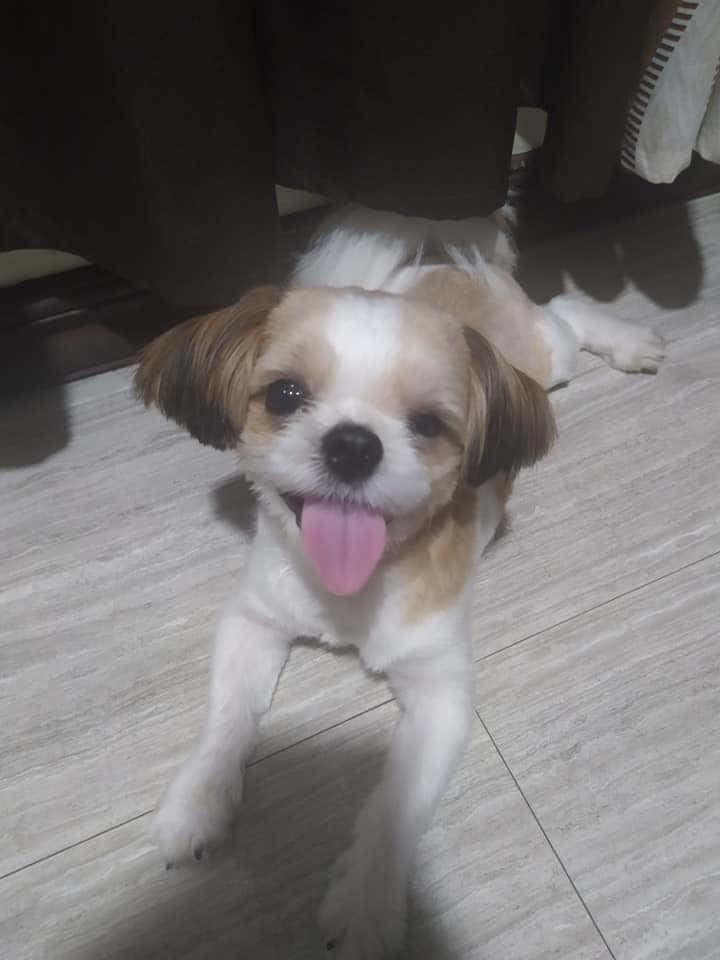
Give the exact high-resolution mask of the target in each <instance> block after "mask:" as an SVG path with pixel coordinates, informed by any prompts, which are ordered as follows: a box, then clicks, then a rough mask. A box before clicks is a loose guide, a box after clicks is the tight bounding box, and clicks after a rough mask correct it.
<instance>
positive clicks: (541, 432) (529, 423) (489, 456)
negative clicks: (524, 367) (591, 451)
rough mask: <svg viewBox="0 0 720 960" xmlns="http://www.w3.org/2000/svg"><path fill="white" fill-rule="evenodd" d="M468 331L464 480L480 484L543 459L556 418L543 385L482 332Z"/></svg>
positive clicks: (512, 472) (466, 328)
mask: <svg viewBox="0 0 720 960" xmlns="http://www.w3.org/2000/svg"><path fill="white" fill-rule="evenodd" d="M464 332H465V340H466V342H467V345H468V348H469V350H470V358H471V375H470V409H469V415H468V434H467V438H468V439H467V442H466V446H465V476H466V479H467V481H468V483H470V484H472V485H473V486H479V485H480V484H481V483H484V482H485V481H486V480H489V479H490V478H491V477H494V476H495V474H496V473H499V472H501V471H503V472H507V473H510V474H514V473H516V472H517V471H518V470H519V469H520V467H525V466H529V465H530V464H532V463H535V461H536V460H539V459H540V458H541V457H543V456H544V455H545V454H546V453H547V452H548V450H549V449H550V447H551V446H552V442H553V440H554V439H555V419H554V417H553V413H552V409H551V407H550V402H549V400H548V398H547V394H546V393H545V391H544V390H543V388H542V387H541V386H540V385H539V384H538V383H536V382H535V381H534V380H533V379H531V378H530V377H528V376H527V375H526V374H524V373H522V372H521V371H520V370H517V369H516V368H515V367H513V366H512V365H511V364H509V363H508V362H507V361H506V360H504V359H503V357H502V356H501V355H500V354H499V353H498V351H497V350H495V349H494V347H493V346H492V345H491V344H490V343H489V342H488V341H487V340H486V339H485V337H483V336H482V334H480V333H478V332H477V331H476V330H473V329H471V328H470V327H465V331H464Z"/></svg>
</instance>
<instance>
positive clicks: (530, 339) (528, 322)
mask: <svg viewBox="0 0 720 960" xmlns="http://www.w3.org/2000/svg"><path fill="white" fill-rule="evenodd" d="M410 295H411V296H413V297H417V298H418V299H420V300H422V301H423V302H425V303H429V304H431V305H432V306H434V307H436V308H437V309H439V310H443V311H446V312H449V313H452V314H453V315H454V316H455V317H457V318H458V320H460V322H461V323H463V324H464V325H465V326H468V327H472V328H473V329H474V330H477V332H478V333H481V334H482V335H483V336H484V337H485V338H486V339H487V340H488V341H489V342H490V343H491V344H492V345H493V346H494V347H495V348H496V349H497V350H499V351H500V353H501V354H502V355H503V357H504V358H505V359H506V360H507V361H508V363H511V364H512V365H513V366H514V367H517V369H518V370H522V371H523V373H525V374H527V375H528V376H529V377H532V379H533V380H535V381H536V382H537V383H539V384H541V385H542V386H544V387H546V388H547V387H548V386H549V385H550V375H551V369H552V358H551V356H550V352H549V350H548V346H547V343H546V341H545V339H544V337H543V335H542V333H541V330H540V328H539V327H538V321H539V319H540V318H541V316H542V313H541V311H540V308H539V307H537V305H536V304H534V303H532V301H531V300H529V299H528V297H527V296H526V294H525V291H524V290H523V289H522V288H521V287H520V285H519V284H518V283H517V282H516V281H515V280H514V279H513V278H512V277H511V276H510V274H508V273H505V271H503V270H500V269H499V268H497V267H492V266H489V265H487V266H486V267H485V278H484V279H483V278H476V277H474V276H470V275H469V274H467V273H466V272H465V271H464V270H460V269H459V268H457V267H439V268H438V269H437V270H433V271H432V272H430V273H427V274H425V275H424V276H423V277H422V278H421V279H420V280H419V281H418V283H417V284H416V285H415V286H414V287H413V288H412V289H411V290H410Z"/></svg>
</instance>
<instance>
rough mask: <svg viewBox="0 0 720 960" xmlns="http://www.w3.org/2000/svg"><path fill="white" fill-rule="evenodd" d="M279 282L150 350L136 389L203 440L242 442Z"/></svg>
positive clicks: (171, 335)
mask: <svg viewBox="0 0 720 960" xmlns="http://www.w3.org/2000/svg"><path fill="white" fill-rule="evenodd" d="M280 298H281V294H280V292H279V291H278V290H277V288H275V287H258V288H256V289H255V290H251V291H250V292H249V293H248V294H246V295H245V296H244V297H242V299H241V300H239V301H238V303H236V304H233V306H231V307H227V308H226V309H224V310H218V311H216V312H215V313H211V314H208V315H206V316H203V317H199V318H197V319H194V320H189V321H187V322H186V323H182V324H180V325H179V326H177V327H175V328H173V329H172V330H169V331H168V332H167V333H165V334H163V336H161V337H158V339H157V340H154V341H153V343H151V344H150V346H149V347H148V348H147V349H146V350H145V351H144V353H143V354H142V357H141V360H140V366H139V367H138V370H137V373H136V375H135V388H136V391H137V393H138V395H139V396H140V397H141V398H142V400H143V401H144V402H145V405H146V406H150V405H151V404H155V406H157V407H159V408H160V410H161V411H162V412H163V413H164V414H165V416H166V417H170V418H171V419H172V420H175V421H176V422H177V423H179V424H180V425H181V426H183V427H185V428H186V429H187V430H188V431H189V432H190V433H191V434H192V435H193V436H194V437H196V438H197V439H198V440H199V441H200V442H201V443H207V444H210V445H212V446H214V447H218V448H220V449H225V448H226V447H231V446H234V445H235V444H236V443H237V440H238V438H239V435H240V432H241V430H242V427H243V423H244V421H245V415H246V413H247V408H248V403H249V400H250V381H251V376H252V371H253V368H254V366H255V363H256V361H257V358H258V356H259V355H260V352H261V350H262V348H263V344H264V342H265V325H266V322H267V319H268V315H269V313H270V312H271V311H272V310H273V308H274V307H275V306H276V305H277V304H278V303H279V301H280Z"/></svg>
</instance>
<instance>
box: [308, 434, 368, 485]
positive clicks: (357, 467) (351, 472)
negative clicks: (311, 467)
mask: <svg viewBox="0 0 720 960" xmlns="http://www.w3.org/2000/svg"><path fill="white" fill-rule="evenodd" d="M322 450H323V454H324V455H325V463H326V464H327V465H328V469H329V470H330V471H331V472H332V473H334V474H335V476H336V477H339V478H340V480H344V481H345V482H346V483H357V482H358V481H359V480H367V478H368V477H369V476H370V475H371V474H372V473H373V471H374V470H375V468H376V467H377V465H378V464H379V463H380V461H381V460H382V456H383V446H382V443H381V441H380V437H379V436H378V435H377V434H376V433H373V432H372V430H368V429H367V427H361V426H359V424H357V423H339V424H338V425H337V426H336V427H333V428H332V430H329V431H328V432H327V433H326V434H325V436H324V437H323V440H322Z"/></svg>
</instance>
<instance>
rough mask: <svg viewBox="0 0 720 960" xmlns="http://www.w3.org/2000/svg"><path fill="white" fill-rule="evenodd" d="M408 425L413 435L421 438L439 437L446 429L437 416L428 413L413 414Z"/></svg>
mask: <svg viewBox="0 0 720 960" xmlns="http://www.w3.org/2000/svg"><path fill="white" fill-rule="evenodd" d="M408 425H409V427H410V429H411V430H412V432H413V433H417V434H419V435H420V436H421V437H437V436H438V434H440V433H442V432H443V430H444V429H445V424H444V423H443V422H442V420H441V419H440V417H438V416H437V414H434V413H429V412H426V411H419V412H418V413H413V414H411V416H410V417H409V419H408Z"/></svg>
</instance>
